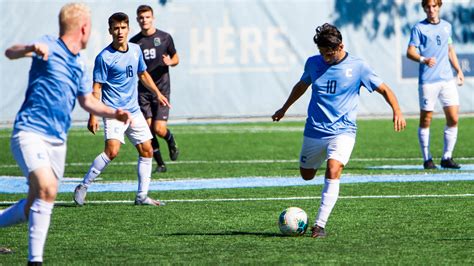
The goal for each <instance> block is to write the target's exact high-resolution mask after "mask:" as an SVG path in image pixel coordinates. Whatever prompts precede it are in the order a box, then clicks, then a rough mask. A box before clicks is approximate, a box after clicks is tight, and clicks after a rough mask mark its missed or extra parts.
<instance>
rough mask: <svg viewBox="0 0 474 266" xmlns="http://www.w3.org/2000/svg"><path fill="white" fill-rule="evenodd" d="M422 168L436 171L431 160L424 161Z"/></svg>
mask: <svg viewBox="0 0 474 266" xmlns="http://www.w3.org/2000/svg"><path fill="white" fill-rule="evenodd" d="M423 168H425V169H437V167H436V165H435V164H434V162H433V159H429V160H426V161H425V162H424V163H423Z"/></svg>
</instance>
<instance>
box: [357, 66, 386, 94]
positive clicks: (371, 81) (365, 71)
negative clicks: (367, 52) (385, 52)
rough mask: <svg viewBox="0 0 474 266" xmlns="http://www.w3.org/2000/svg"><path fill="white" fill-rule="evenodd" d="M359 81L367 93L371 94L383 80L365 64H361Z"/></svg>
mask: <svg viewBox="0 0 474 266" xmlns="http://www.w3.org/2000/svg"><path fill="white" fill-rule="evenodd" d="M360 81H361V83H362V85H363V86H364V87H365V88H367V90H368V91H369V92H373V91H374V90H376V89H377V88H378V87H379V86H380V85H382V83H383V80H382V79H381V78H379V76H378V75H377V74H376V73H375V71H374V70H373V69H372V68H370V67H369V65H367V64H366V63H362V69H361V75H360Z"/></svg>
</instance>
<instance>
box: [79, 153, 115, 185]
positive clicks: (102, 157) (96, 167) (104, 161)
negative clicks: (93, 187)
mask: <svg viewBox="0 0 474 266" xmlns="http://www.w3.org/2000/svg"><path fill="white" fill-rule="evenodd" d="M109 163H110V159H109V157H108V156H107V154H105V153H104V152H103V153H101V154H99V155H98V156H97V157H95V159H94V161H93V162H92V165H91V167H90V168H89V171H88V172H87V174H86V175H85V176H84V179H83V180H82V184H83V185H84V186H85V187H89V186H90V184H91V183H92V182H94V180H95V179H96V178H97V177H98V176H99V175H100V173H101V172H102V171H103V170H104V169H105V167H107V165H108V164H109Z"/></svg>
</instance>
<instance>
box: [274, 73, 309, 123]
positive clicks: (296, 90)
mask: <svg viewBox="0 0 474 266" xmlns="http://www.w3.org/2000/svg"><path fill="white" fill-rule="evenodd" d="M308 86H309V84H306V83H305V82H303V81H299V82H298V83H296V85H295V86H294V87H293V90H292V91H291V93H290V96H288V99H287V100H286V102H285V104H283V106H282V107H281V108H280V109H278V110H277V111H276V112H275V114H273V115H272V119H273V121H280V119H282V118H283V116H285V113H286V111H287V110H288V108H290V106H291V105H292V104H293V103H294V102H296V100H298V99H299V98H300V97H301V95H303V94H304V93H305V92H306V90H307V89H308Z"/></svg>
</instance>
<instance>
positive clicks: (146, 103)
mask: <svg viewBox="0 0 474 266" xmlns="http://www.w3.org/2000/svg"><path fill="white" fill-rule="evenodd" d="M163 95H164V96H165V97H166V98H167V99H168V100H169V98H170V95H169V94H163ZM138 104H139V105H140V110H141V111H142V113H143V116H145V118H146V119H148V118H151V119H152V120H164V121H168V116H169V113H170V108H169V107H168V106H163V105H161V104H160V103H159V102H158V99H157V98H156V96H155V95H154V94H153V93H148V92H145V93H138Z"/></svg>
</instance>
